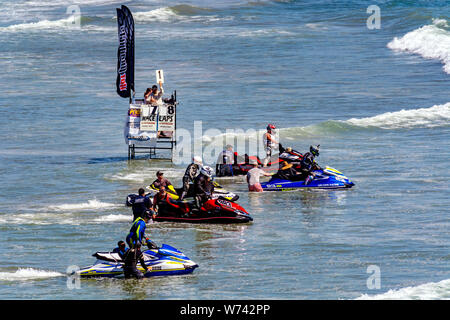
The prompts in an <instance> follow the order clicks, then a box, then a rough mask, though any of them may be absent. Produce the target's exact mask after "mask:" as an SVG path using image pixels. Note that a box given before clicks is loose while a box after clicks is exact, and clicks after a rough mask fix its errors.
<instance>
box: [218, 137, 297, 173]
mask: <svg viewBox="0 0 450 320" xmlns="http://www.w3.org/2000/svg"><path fill="white" fill-rule="evenodd" d="M302 158H303V155H302V153H300V152H298V151H296V150H291V151H290V152H287V151H286V149H285V148H283V146H282V145H281V143H280V144H279V156H278V158H277V159H275V160H273V161H270V162H268V163H267V167H264V171H267V172H274V173H275V172H276V171H277V170H278V169H279V168H280V166H281V164H282V163H283V162H284V161H286V162H288V163H293V164H294V165H295V166H296V167H299V166H300V161H301V160H302ZM252 162H253V163H254V162H256V163H257V164H258V166H260V167H262V166H263V161H261V159H260V158H259V157H258V156H249V155H248V154H244V156H241V155H239V154H238V153H237V152H234V159H233V163H232V164H223V163H217V164H216V177H231V176H240V175H246V174H247V172H248V171H249V170H250V169H252V168H253V165H252V164H251V163H252Z"/></svg>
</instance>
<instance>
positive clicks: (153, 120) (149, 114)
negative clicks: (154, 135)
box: [140, 104, 158, 131]
mask: <svg viewBox="0 0 450 320" xmlns="http://www.w3.org/2000/svg"><path fill="white" fill-rule="evenodd" d="M140 129H141V131H157V130H158V106H152V105H149V104H142V105H141V121H140Z"/></svg>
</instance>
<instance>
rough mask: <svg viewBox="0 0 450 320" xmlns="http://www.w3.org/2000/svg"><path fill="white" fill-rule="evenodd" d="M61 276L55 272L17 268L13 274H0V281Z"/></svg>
mask: <svg viewBox="0 0 450 320" xmlns="http://www.w3.org/2000/svg"><path fill="white" fill-rule="evenodd" d="M61 276H63V274H62V273H59V272H56V271H47V270H38V269H33V268H19V269H17V270H16V271H15V272H0V280H1V281H25V280H37V279H45V278H53V277H61Z"/></svg>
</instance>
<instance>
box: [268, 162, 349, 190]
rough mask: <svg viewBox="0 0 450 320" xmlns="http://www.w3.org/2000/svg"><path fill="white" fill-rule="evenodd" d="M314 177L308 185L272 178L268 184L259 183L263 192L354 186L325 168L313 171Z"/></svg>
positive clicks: (345, 178) (334, 171)
mask: <svg viewBox="0 0 450 320" xmlns="http://www.w3.org/2000/svg"><path fill="white" fill-rule="evenodd" d="M314 173H315V177H314V179H312V180H311V181H310V182H309V183H307V184H305V181H304V180H302V181H291V180H284V179H280V178H276V177H274V178H272V179H271V180H270V181H268V182H263V183H261V187H262V188H263V190H264V191H291V190H298V189H304V188H316V189H348V188H351V187H353V186H354V185H355V184H354V183H353V182H351V181H350V180H349V179H348V178H347V177H346V176H344V175H343V174H342V173H341V172H339V171H338V170H336V169H333V168H330V167H326V168H325V169H324V170H316V171H314Z"/></svg>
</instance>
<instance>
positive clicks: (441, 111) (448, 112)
mask: <svg viewBox="0 0 450 320" xmlns="http://www.w3.org/2000/svg"><path fill="white" fill-rule="evenodd" d="M345 122H347V123H349V124H352V125H356V126H360V127H378V128H382V129H398V128H417V127H420V128H432V127H439V126H445V125H449V124H450V102H448V103H446V104H442V105H435V106H433V107H431V108H420V109H410V110H400V111H396V112H386V113H383V114H380V115H377V116H374V117H368V118H352V119H349V120H347V121H345Z"/></svg>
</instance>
